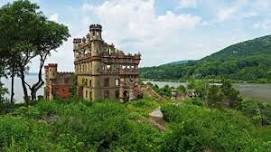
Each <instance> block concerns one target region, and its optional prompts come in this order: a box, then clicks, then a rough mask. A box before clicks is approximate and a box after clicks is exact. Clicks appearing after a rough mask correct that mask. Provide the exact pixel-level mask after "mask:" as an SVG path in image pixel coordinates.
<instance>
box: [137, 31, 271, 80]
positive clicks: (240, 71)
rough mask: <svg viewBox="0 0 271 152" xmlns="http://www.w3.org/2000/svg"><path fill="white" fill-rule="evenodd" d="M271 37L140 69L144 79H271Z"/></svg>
mask: <svg viewBox="0 0 271 152" xmlns="http://www.w3.org/2000/svg"><path fill="white" fill-rule="evenodd" d="M270 49H271V36H270V35H269V36H264V37H260V38H257V39H254V40H250V41H245V42H242V43H238V44H235V45H232V46H229V47H227V48H225V49H223V50H221V51H219V52H217V53H214V54H212V55H210V56H207V57H205V58H203V59H201V60H198V61H190V62H187V63H184V64H167V65H161V66H157V67H147V68H141V69H140V75H141V78H145V79H156V80H157V79H158V80H184V79H189V78H206V79H220V78H221V77H225V78H228V79H232V80H237V81H240V80H241V81H249V82H250V81H252V82H262V83H264V82H271V68H270V67H271V52H270Z"/></svg>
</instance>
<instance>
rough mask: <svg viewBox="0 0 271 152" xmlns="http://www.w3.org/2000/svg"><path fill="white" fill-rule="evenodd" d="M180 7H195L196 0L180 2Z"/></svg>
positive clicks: (182, 0) (181, 0)
mask: <svg viewBox="0 0 271 152" xmlns="http://www.w3.org/2000/svg"><path fill="white" fill-rule="evenodd" d="M180 5H181V7H182V8H188V7H196V5H197V0H180Z"/></svg>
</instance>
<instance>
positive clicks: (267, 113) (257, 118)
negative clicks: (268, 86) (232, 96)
mask: <svg viewBox="0 0 271 152" xmlns="http://www.w3.org/2000/svg"><path fill="white" fill-rule="evenodd" d="M238 109H239V110H240V111H241V112H242V113H243V114H244V115H246V116H247V117H249V118H250V119H251V121H252V122H253V123H254V124H255V125H257V126H265V125H271V105H270V104H267V103H262V102H259V101H254V100H244V101H242V102H241V104H240V106H239V108H238Z"/></svg>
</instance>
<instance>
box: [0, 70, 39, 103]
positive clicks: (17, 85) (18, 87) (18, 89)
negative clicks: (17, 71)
mask: <svg viewBox="0 0 271 152" xmlns="http://www.w3.org/2000/svg"><path fill="white" fill-rule="evenodd" d="M37 80H38V76H37V75H26V81H27V82H28V83H29V84H33V83H35V82H37ZM1 82H2V83H4V85H5V87H6V88H8V90H9V92H10V88H11V80H10V79H3V78H2V79H1ZM14 93H15V96H14V98H15V101H16V103H21V102H23V97H24V94H23V89H22V83H21V79H19V78H15V80H14ZM28 94H29V95H30V92H29V90H28ZM39 95H43V87H42V88H41V89H40V90H39V91H38V92H37V96H39ZM5 97H7V98H10V95H9V94H7V95H6V96H5Z"/></svg>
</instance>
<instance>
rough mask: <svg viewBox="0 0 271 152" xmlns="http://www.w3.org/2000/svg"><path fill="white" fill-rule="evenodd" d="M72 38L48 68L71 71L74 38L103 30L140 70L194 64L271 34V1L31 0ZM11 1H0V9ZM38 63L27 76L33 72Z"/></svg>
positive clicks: (35, 63) (104, 36)
mask: <svg viewBox="0 0 271 152" xmlns="http://www.w3.org/2000/svg"><path fill="white" fill-rule="evenodd" d="M32 1H33V2H35V3H37V4H38V5H39V6H40V10H41V11H42V12H43V13H44V14H45V15H46V16H47V17H48V19H49V20H53V21H56V22H59V23H62V24H65V25H66V26H68V27H69V30H70V34H71V37H70V38H69V40H68V41H67V42H65V43H64V44H63V45H62V46H61V47H60V48H58V49H57V50H56V52H54V53H52V54H51V56H50V57H49V59H48V60H47V63H58V66H59V69H60V71H73V60H74V58H73V51H72V50H73V44H72V40H73V38H81V37H83V36H85V35H86V34H87V33H88V27H89V25H90V24H96V23H98V24H101V25H102V26H103V39H104V40H105V41H106V42H108V43H113V44H114V45H115V47H116V48H118V49H121V50H123V51H124V52H126V53H129V52H131V53H138V52H140V53H141V54H142V61H141V63H140V66H141V67H146V66H156V65H161V64H164V63H168V62H173V61H178V60H197V59H200V58H203V57H205V56H207V55H210V54H212V53H214V52H217V51H219V50H221V49H223V48H225V47H227V46H229V45H231V44H234V43H237V42H241V41H245V40H249V39H253V38H256V37H260V36H265V35H269V34H271V11H270V8H271V0H32ZM7 2H12V0H0V6H2V5H4V4H6V3H7ZM37 65H38V64H37V61H36V60H34V61H33V62H32V63H31V68H30V71H37V67H38V66H37Z"/></svg>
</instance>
